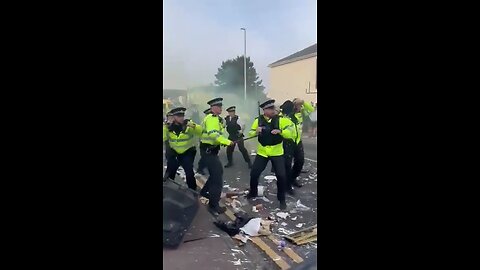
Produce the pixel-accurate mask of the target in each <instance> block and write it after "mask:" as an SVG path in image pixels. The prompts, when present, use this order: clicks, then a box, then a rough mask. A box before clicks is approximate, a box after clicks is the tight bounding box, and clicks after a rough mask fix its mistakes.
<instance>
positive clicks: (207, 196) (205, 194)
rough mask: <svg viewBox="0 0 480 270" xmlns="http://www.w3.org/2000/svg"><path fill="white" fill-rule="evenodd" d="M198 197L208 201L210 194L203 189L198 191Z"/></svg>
mask: <svg viewBox="0 0 480 270" xmlns="http://www.w3.org/2000/svg"><path fill="white" fill-rule="evenodd" d="M200 196H202V197H205V198H207V199H209V200H210V194H209V193H208V192H207V191H205V190H204V189H202V190H200Z"/></svg>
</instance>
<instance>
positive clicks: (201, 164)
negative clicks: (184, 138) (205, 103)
mask: <svg viewBox="0 0 480 270" xmlns="http://www.w3.org/2000/svg"><path fill="white" fill-rule="evenodd" d="M203 113H204V114H205V116H207V115H208V114H210V113H211V111H210V108H208V109H206V110H205V111H203ZM200 144H201V141H200ZM206 167H207V165H206V164H205V159H204V158H203V152H202V151H200V160H199V161H198V170H197V172H198V173H199V174H202V175H205V172H204V171H203V170H204V169H205V168H206Z"/></svg>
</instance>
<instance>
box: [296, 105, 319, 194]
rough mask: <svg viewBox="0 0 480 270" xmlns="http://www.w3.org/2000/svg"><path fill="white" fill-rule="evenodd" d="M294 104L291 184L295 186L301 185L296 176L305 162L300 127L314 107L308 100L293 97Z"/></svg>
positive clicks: (301, 127)
mask: <svg viewBox="0 0 480 270" xmlns="http://www.w3.org/2000/svg"><path fill="white" fill-rule="evenodd" d="M293 105H294V117H292V121H293V122H294V123H296V129H297V134H298V135H297V139H296V140H295V143H296V144H295V148H294V151H293V168H292V177H293V179H294V180H293V185H294V186H296V187H301V186H302V184H301V183H300V182H298V180H296V179H297V177H298V176H299V175H300V173H301V172H302V169H303V164H304V163H305V152H304V150H303V143H302V129H303V118H304V117H305V116H307V115H309V114H310V113H312V112H313V111H314V110H315V109H314V108H313V106H312V105H311V104H310V103H309V102H305V101H303V100H302V99H299V98H295V99H294V100H293Z"/></svg>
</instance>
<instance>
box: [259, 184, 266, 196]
mask: <svg viewBox="0 0 480 270" xmlns="http://www.w3.org/2000/svg"><path fill="white" fill-rule="evenodd" d="M264 191H265V187H264V186H258V189H257V195H258V197H262V196H263V192H264Z"/></svg>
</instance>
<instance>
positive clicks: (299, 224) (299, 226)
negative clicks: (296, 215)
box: [295, 223, 303, 228]
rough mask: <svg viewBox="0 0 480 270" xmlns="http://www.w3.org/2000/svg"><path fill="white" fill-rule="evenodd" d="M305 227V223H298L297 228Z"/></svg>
mask: <svg viewBox="0 0 480 270" xmlns="http://www.w3.org/2000/svg"><path fill="white" fill-rule="evenodd" d="M302 226H303V223H298V224H297V225H296V226H295V227H297V228H301V227H302Z"/></svg>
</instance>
